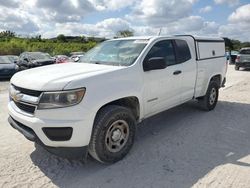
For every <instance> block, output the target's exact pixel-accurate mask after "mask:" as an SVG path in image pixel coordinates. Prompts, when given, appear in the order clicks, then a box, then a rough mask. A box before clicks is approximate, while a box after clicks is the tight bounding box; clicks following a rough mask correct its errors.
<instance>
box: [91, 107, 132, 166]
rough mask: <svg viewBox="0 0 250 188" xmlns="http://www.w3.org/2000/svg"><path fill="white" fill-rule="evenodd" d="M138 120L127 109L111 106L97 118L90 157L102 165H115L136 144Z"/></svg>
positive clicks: (105, 108)
mask: <svg viewBox="0 0 250 188" xmlns="http://www.w3.org/2000/svg"><path fill="white" fill-rule="evenodd" d="M135 129H136V120H135V117H134V116H133V114H132V112H131V111H130V110H129V109H128V108H125V107H122V106H116V105H110V106H106V107H104V108H102V109H101V110H100V111H99V112H98V113H97V116H96V119H95V122H94V127H93V131H92V138H91V141H90V144H89V153H90V155H91V156H92V157H93V158H94V159H96V160H98V161H100V162H102V163H115V162H117V161H119V160H121V159H122V158H123V157H125V156H126V155H127V153H128V152H129V150H130V149H131V147H132V145H133V143H134V137H135Z"/></svg>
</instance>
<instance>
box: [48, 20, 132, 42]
mask: <svg viewBox="0 0 250 188" xmlns="http://www.w3.org/2000/svg"><path fill="white" fill-rule="evenodd" d="M125 29H129V30H132V28H131V27H130V24H129V23H128V22H127V21H125V20H123V19H121V18H109V19H105V20H103V21H101V22H98V23H96V24H81V23H57V24H56V25H55V26H54V30H53V31H52V30H49V31H44V36H45V37H54V36H57V35H58V34H61V33H63V34H65V35H87V36H99V37H107V38H112V37H113V36H115V35H116V33H117V32H118V31H120V30H125Z"/></svg>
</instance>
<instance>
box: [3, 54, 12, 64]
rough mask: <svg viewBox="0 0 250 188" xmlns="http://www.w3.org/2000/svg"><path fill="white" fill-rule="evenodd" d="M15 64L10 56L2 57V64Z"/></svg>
mask: <svg viewBox="0 0 250 188" xmlns="http://www.w3.org/2000/svg"><path fill="white" fill-rule="evenodd" d="M10 63H13V62H12V61H11V59H10V58H9V57H8V56H0V64H10Z"/></svg>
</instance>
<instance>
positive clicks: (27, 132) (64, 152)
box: [8, 116, 88, 160]
mask: <svg viewBox="0 0 250 188" xmlns="http://www.w3.org/2000/svg"><path fill="white" fill-rule="evenodd" d="M8 121H9V123H10V125H11V126H12V127H13V128H14V129H16V130H18V131H19V132H20V133H22V134H23V135H24V136H25V137H26V138H27V139H28V140H30V141H33V142H36V143H37V144H39V145H41V146H42V147H44V148H45V149H46V150H47V151H49V152H50V153H53V154H55V155H58V156H60V157H65V158H68V159H75V160H81V159H83V160H85V159H86V157H87V154H88V146H83V147H50V146H46V145H44V143H43V142H42V141H41V140H40V139H39V138H38V137H37V135H36V133H35V132H34V131H33V130H32V129H31V128H29V127H27V126H25V125H23V124H22V123H20V122H18V121H16V120H14V119H13V118H12V117H11V116H9V118H8Z"/></svg>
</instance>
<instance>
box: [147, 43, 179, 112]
mask: <svg viewBox="0 0 250 188" xmlns="http://www.w3.org/2000/svg"><path fill="white" fill-rule="evenodd" d="M156 57H161V58H164V60H165V63H166V65H167V67H166V68H165V69H160V70H149V71H145V72H144V84H145V85H144V92H143V99H144V105H145V106H144V112H145V114H144V115H145V117H148V116H151V115H154V114H156V113H158V112H161V111H163V110H166V109H169V108H171V107H173V106H175V105H178V104H180V103H181V83H180V80H181V79H180V75H179V74H180V73H181V64H177V63H176V56H175V51H174V45H173V41H172V40H162V41H159V42H156V43H155V44H154V46H153V47H152V48H151V49H150V51H149V52H148V54H147V55H146V57H145V59H144V61H143V64H145V63H146V62H147V61H148V60H149V59H150V58H156Z"/></svg>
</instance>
